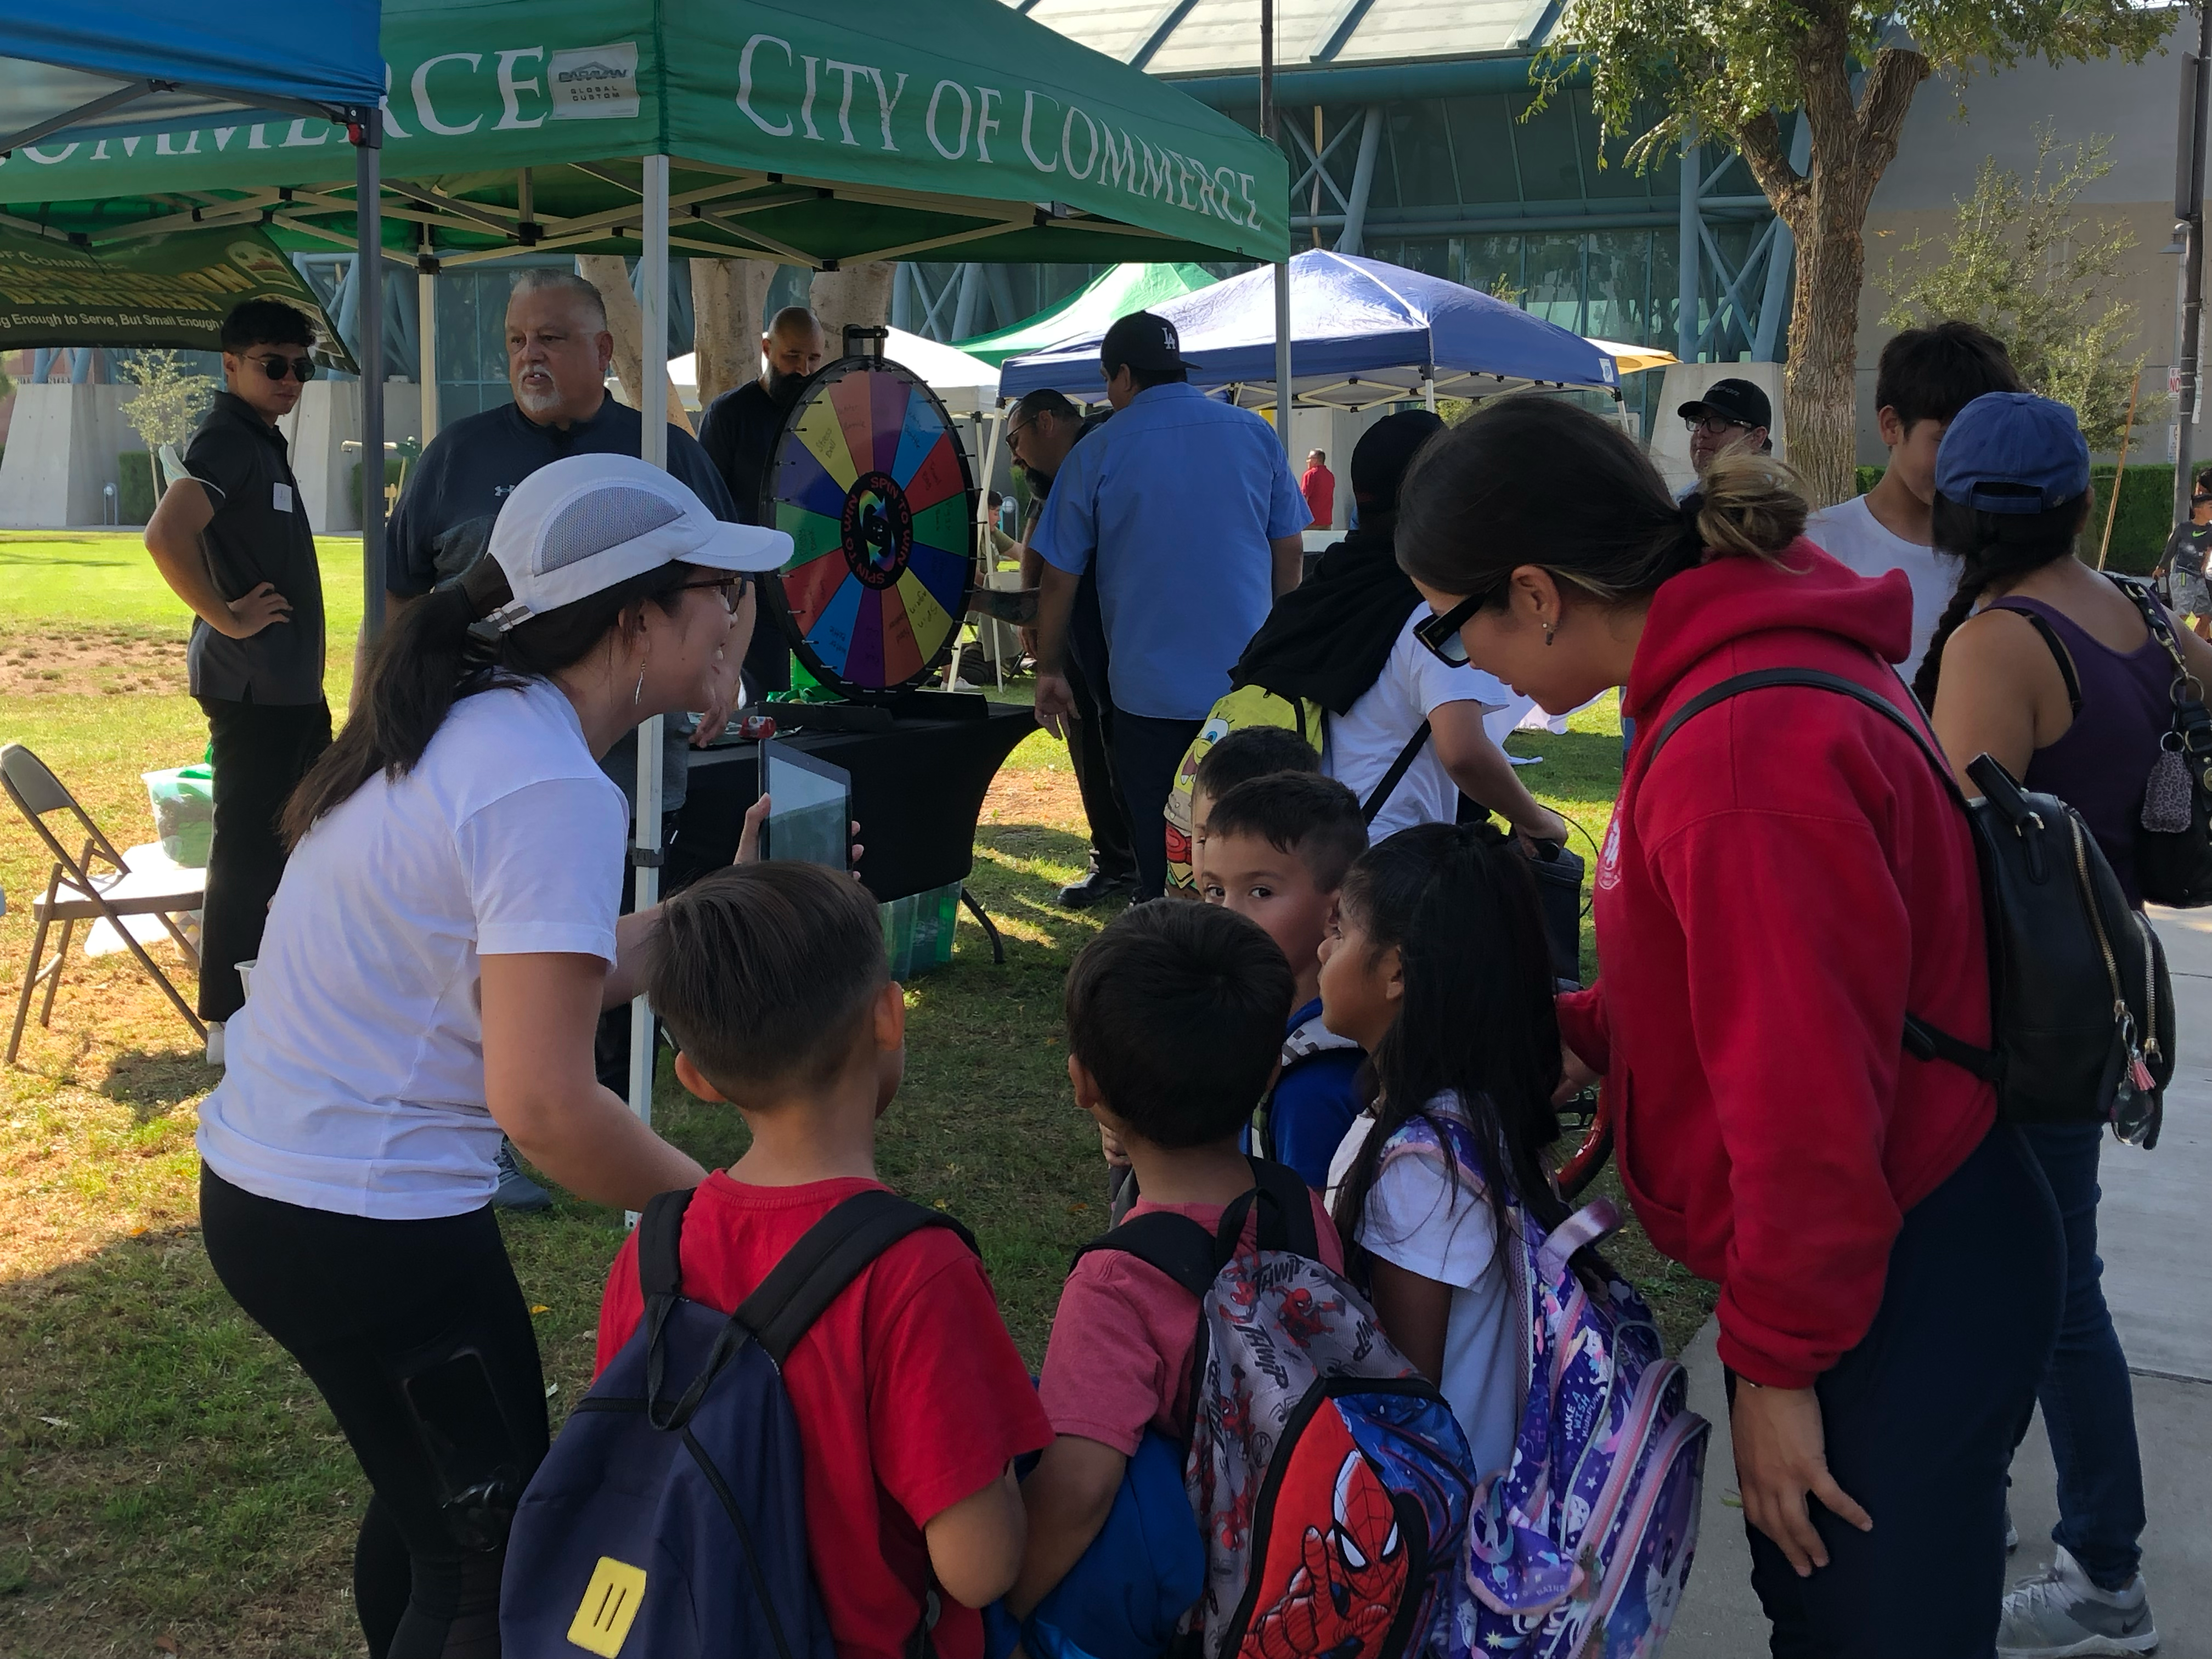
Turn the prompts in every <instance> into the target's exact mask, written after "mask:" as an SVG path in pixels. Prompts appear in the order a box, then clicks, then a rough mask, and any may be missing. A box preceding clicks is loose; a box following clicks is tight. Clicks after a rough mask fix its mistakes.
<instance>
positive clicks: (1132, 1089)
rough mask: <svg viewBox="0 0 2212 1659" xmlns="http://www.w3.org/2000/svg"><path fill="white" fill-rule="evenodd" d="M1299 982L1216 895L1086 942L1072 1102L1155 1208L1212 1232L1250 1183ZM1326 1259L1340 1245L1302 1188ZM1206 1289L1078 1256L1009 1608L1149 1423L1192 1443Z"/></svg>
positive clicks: (1107, 1253)
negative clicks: (1256, 1133)
mask: <svg viewBox="0 0 2212 1659" xmlns="http://www.w3.org/2000/svg"><path fill="white" fill-rule="evenodd" d="M1293 990H1294V983H1293V981H1292V978H1291V967H1290V963H1288V962H1287V961H1285V959H1284V957H1283V953H1282V951H1280V950H1279V948H1278V947H1277V946H1276V945H1275V943H1274V941H1273V939H1269V938H1268V937H1267V934H1266V933H1264V932H1262V931H1261V928H1260V927H1258V926H1257V925H1256V924H1255V923H1253V922H1251V921H1247V920H1246V919H1245V918H1244V917H1243V916H1240V915H1236V914H1235V913H1233V912H1231V911H1229V910H1225V909H1222V908H1218V907H1215V906H1212V905H1195V904H1147V905H1142V906H1139V908H1135V909H1133V910H1131V911H1129V912H1128V913H1127V915H1123V916H1121V918H1119V919H1118V920H1116V921H1115V922H1114V923H1113V924H1112V925H1111V926H1109V927H1108V928H1107V929H1106V930H1105V931H1104V932H1103V933H1101V934H1099V936H1098V937H1097V939H1094V940H1093V941H1092V942H1091V944H1090V945H1087V946H1085V949H1084V951H1083V953H1082V954H1081V955H1080V956H1079V957H1077V958H1076V960H1075V965H1074V966H1073V968H1071V969H1069V970H1068V975H1067V995H1066V1011H1067V1046H1068V1055H1067V1075H1068V1079H1069V1081H1070V1082H1071V1083H1073V1085H1074V1088H1075V1100H1076V1103H1077V1104H1078V1105H1079V1106H1080V1107H1082V1108H1083V1109H1084V1110H1085V1111H1087V1112H1089V1113H1090V1114H1091V1116H1092V1117H1094V1118H1096V1119H1097V1121H1098V1122H1099V1124H1100V1125H1101V1126H1102V1127H1104V1128H1105V1129H1107V1130H1108V1131H1109V1132H1110V1133H1113V1134H1114V1135H1115V1138H1116V1139H1119V1140H1120V1141H1121V1145H1122V1146H1124V1147H1125V1148H1127V1152H1128V1155H1129V1161H1130V1163H1131V1164H1133V1166H1134V1168H1135V1170H1136V1173H1137V1179H1138V1182H1139V1186H1140V1188H1141V1189H1142V1191H1143V1194H1144V1196H1143V1197H1142V1198H1141V1199H1139V1200H1138V1201H1137V1204H1136V1206H1135V1207H1134V1208H1133V1209H1132V1210H1131V1211H1130V1212H1129V1214H1130V1218H1132V1219H1133V1218H1135V1217H1137V1216H1139V1215H1142V1214H1144V1213H1146V1212H1147V1211H1152V1210H1168V1211H1172V1212H1174V1213H1176V1214H1177V1215H1182V1216H1188V1217H1189V1218H1191V1219H1192V1220H1194V1221H1195V1222H1197V1223H1199V1224H1200V1225H1201V1226H1203V1227H1204V1228H1206V1231H1208V1232H1212V1231H1214V1230H1215V1229H1216V1228H1218V1226H1219V1225H1220V1223H1221V1214H1222V1212H1223V1211H1224V1210H1225V1208H1227V1207H1228V1206H1229V1205H1230V1203H1231V1201H1233V1200H1236V1199H1237V1198H1239V1197H1241V1196H1242V1195H1243V1194H1245V1193H1247V1192H1249V1191H1250V1190H1251V1188H1252V1185H1253V1176H1252V1166H1251V1164H1250V1161H1249V1159H1247V1158H1246V1157H1245V1156H1244V1154H1243V1152H1241V1151H1239V1150H1238V1146H1237V1142H1238V1138H1239V1136H1240V1135H1241V1134H1242V1133H1243V1129H1244V1127H1245V1125H1246V1123H1247V1122H1248V1121H1249V1119H1250V1116H1251V1112H1252V1107H1253V1103H1255V1102H1256V1101H1257V1100H1258V1099H1259V1098H1260V1097H1261V1095H1262V1094H1263V1093H1265V1091H1266V1090H1267V1085H1268V1083H1269V1082H1270V1080H1271V1079H1272V1078H1273V1073H1274V1069H1275V1064H1276V1059H1277V1050H1278V1048H1279V1045H1280V1043H1281V1041H1282V1031H1283V1019H1284V1017H1285V1014H1286V1013H1288V1012H1289V1010H1290V1005H1291V996H1292V994H1293ZM1311 1202H1312V1205H1313V1213H1314V1231H1315V1233H1316V1236H1317V1237H1318V1238H1319V1240H1320V1245H1321V1253H1322V1260H1323V1261H1326V1262H1327V1263H1328V1265H1329V1266H1330V1267H1334V1268H1337V1269H1339V1270H1341V1269H1342V1267H1343V1265H1344V1251H1343V1247H1342V1245H1341V1244H1340V1243H1338V1240H1337V1236H1336V1230H1335V1228H1334V1226H1333V1225H1331V1224H1330V1221H1329V1218H1328V1212H1327V1211H1326V1210H1325V1209H1324V1208H1323V1207H1322V1201H1321V1200H1320V1198H1319V1197H1318V1196H1313V1197H1312V1198H1311ZM1197 1337H1198V1299H1197V1298H1196V1297H1194V1296H1192V1295H1191V1294H1190V1292H1189V1291H1186V1290H1184V1289H1183V1288H1182V1286H1180V1285H1177V1284H1176V1283H1175V1281H1174V1280H1173V1279H1170V1278H1169V1277H1168V1276H1167V1275H1166V1274H1165V1273H1162V1272H1160V1271H1159V1270H1158V1268H1156V1267H1151V1266H1148V1265H1147V1264H1146V1263H1145V1262H1142V1261H1138V1260H1137V1259H1136V1258H1135V1257H1133V1256H1131V1255H1125V1254H1122V1253H1121V1252H1120V1251H1115V1250H1095V1251H1092V1252H1091V1253H1090V1254H1088V1255H1085V1256H1084V1257H1083V1258H1082V1259H1081V1260H1080V1261H1079V1262H1078V1263H1077V1264H1076V1266H1075V1268H1074V1271H1073V1272H1072V1273H1070V1274H1069V1275H1068V1279H1067V1285H1066V1289H1064V1290H1063V1291H1061V1292H1060V1309H1059V1311H1058V1313H1057V1314H1056V1315H1055V1316H1054V1320H1053V1328H1052V1340H1051V1342H1050V1344H1049V1346H1048V1347H1047V1349H1046V1352H1045V1360H1044V1372H1043V1375H1042V1377H1041V1378H1040V1380H1039V1382H1038V1385H1037V1386H1038V1392H1039V1395H1040V1397H1041V1398H1042V1401H1043V1403H1044V1408H1045V1413H1046V1415H1047V1416H1048V1417H1049V1418H1050V1419H1052V1426H1053V1431H1054V1434H1055V1435H1056V1436H1058V1438H1057V1439H1055V1440H1054V1442H1053V1443H1052V1444H1051V1445H1050V1446H1049V1447H1048V1448H1047V1449H1046V1450H1045V1453H1044V1455H1043V1456H1042V1458H1041V1459H1040V1460H1039V1461H1038V1463H1037V1467H1036V1470H1035V1471H1034V1472H1033V1473H1032V1474H1030V1477H1029V1479H1028V1480H1026V1481H1024V1483H1023V1486H1022V1496H1023V1499H1024V1503H1025V1504H1026V1506H1027V1508H1028V1511H1029V1543H1028V1547H1027V1550H1026V1552H1025V1553H1024V1558H1023V1564H1022V1572H1021V1577H1019V1578H1018V1580H1016V1582H1015V1584H1014V1588H1013V1589H1012V1590H1011V1591H1009V1592H1008V1593H1007V1595H1006V1606H1007V1609H1008V1610H1009V1611H1010V1612H1012V1613H1013V1614H1014V1615H1015V1616H1016V1617H1018V1618H1025V1617H1027V1616H1028V1614H1029V1613H1030V1610H1031V1609H1032V1608H1034V1607H1036V1604H1037V1602H1038V1601H1040V1600H1041V1599H1042V1597H1043V1596H1044V1595H1047V1594H1048V1592H1049V1591H1050V1590H1051V1589H1052V1588H1053V1587H1054V1585H1056V1584H1057V1583H1060V1579H1061V1578H1062V1577H1065V1576H1066V1573H1067V1571H1068V1569H1069V1568H1070V1567H1071V1566H1073V1565H1074V1564H1075V1562H1076V1561H1077V1560H1078V1559H1079V1558H1080V1557H1081V1556H1082V1554H1083V1552H1084V1551H1085V1549H1086V1548H1087V1547H1089V1546H1090V1543H1091V1540H1092V1539H1093V1538H1095V1537H1096V1536H1097V1533H1098V1529H1099V1528H1101V1527H1102V1526H1103V1525H1104V1524H1105V1521H1106V1517H1107V1515H1108V1514H1109V1512H1110V1511H1111V1510H1112V1508H1113V1505H1114V1495H1115V1492H1116V1491H1117V1490H1118V1489H1119V1488H1120V1486H1121V1477H1122V1474H1123V1471H1124V1470H1125V1469H1126V1468H1127V1466H1128V1462H1129V1459H1130V1457H1131V1456H1132V1455H1134V1453H1135V1452H1136V1449H1137V1447H1138V1445H1139V1443H1140V1442H1141V1441H1142V1440H1143V1438H1144V1435H1145V1431H1146V1429H1148V1428H1150V1429H1157V1430H1158V1431H1160V1432H1161V1433H1162V1434H1164V1435H1166V1436H1167V1437H1170V1439H1174V1440H1177V1441H1181V1440H1183V1439H1187V1438H1188V1436H1189V1433H1190V1426H1191V1407H1192V1401H1191V1383H1192V1378H1191V1375H1190V1373H1191V1363H1190V1362H1191V1350H1192V1347H1193V1346H1194V1344H1195V1342H1196V1340H1197Z"/></svg>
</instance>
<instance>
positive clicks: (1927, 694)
mask: <svg viewBox="0 0 2212 1659" xmlns="http://www.w3.org/2000/svg"><path fill="white" fill-rule="evenodd" d="M1981 489H1982V492H1983V493H1984V494H1985V495H1987V494H2002V493H2005V490H2004V486H2002V485H2000V484H1984V485H1982V486H1981ZM2022 493H2027V492H2025V491H2023V492H2022ZM2088 513H2089V496H2088V494H2087V492H2086V491H2085V492H2084V493H2083V494H2081V495H2075V496H2074V497H2072V498H2071V499H2070V500H2067V501H2061V502H2059V503H2058V505H2057V506H2056V507H2045V508H2043V509H2042V510H2041V511H2039V512H2035V513H1990V512H1987V511H1985V510H1984V509H1982V508H1980V507H1966V506H1962V505H1961V504H1960V503H1959V502H1957V501H1953V500H1952V499H1951V498H1950V497H1949V496H1948V495H1938V496H1936V501H1935V504H1934V511H1933V520H1934V529H1935V537H1936V550H1937V551H1938V552H1942V553H1949V554H1952V555H1954V556H1956V557H1958V558H1959V559H1960V560H1961V561H1963V563H1962V565H1961V567H1960V571H1959V585H1958V586H1957V587H1955V588H1954V589H1953V590H1952V592H1951V602H1950V603H1949V604H1948V605H1945V606H1944V607H1943V614H1942V617H1941V618H1940V619H1939V620H1938V621H1937V623H1936V634H1935V637H1934V638H1933V639H1931V640H1929V642H1928V654H1927V655H1926V656H1924V657H1923V658H1922V659H1920V671H1919V673H1917V675H1915V676H1914V677H1913V680H1912V695H1913V696H1916V697H1917V698H1918V699H1919V700H1920V706H1921V707H1922V708H1925V709H1928V710H1929V711H1930V712H1931V713H1932V712H1933V711H1934V709H1935V707H1936V686H1937V685H1938V684H1939V683H1940V682H1941V681H1942V678H1943V647H1945V646H1947V645H1948V644H1949V643H1950V641H1951V635H1954V634H1955V633H1957V632H1958V631H1959V628H1960V624H1961V623H1964V622H1965V621H1966V618H1967V617H1971V616H1972V615H1973V613H1974V607H1975V605H1978V604H1979V603H1980V601H1981V599H1982V597H1983V596H1984V594H1986V593H1987V592H1989V591H1990V589H1991V588H1992V587H2009V586H2012V585H2013V584H2014V583H2015V582H2017V581H2019V580H2021V578H2022V577H2025V576H2027V575H2030V574H2033V573H2034V572H2036V571H2038V570H2040V569H2042V568H2044V567H2045V565H2048V564H2054V563H2056V562H2057V561H2058V560H2060V559H2062V558H2065V557H2067V556H2069V555H2070V554H2071V553H2072V552H2073V551H2074V541H2075V537H2077V536H2079V535H2080V534H2081V525H2082V522H2083V521H2084V520H2086V519H2087V517H2088Z"/></svg>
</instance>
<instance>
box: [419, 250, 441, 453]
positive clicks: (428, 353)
mask: <svg viewBox="0 0 2212 1659" xmlns="http://www.w3.org/2000/svg"><path fill="white" fill-rule="evenodd" d="M415 341H416V347H417V349H418V350H419V352H420V357H419V367H418V368H416V378H417V379H418V380H420V381H421V383H422V447H424V448H425V449H428V447H430V440H431V439H433V438H435V437H436V436H437V435H438V424H439V422H438V261H437V258H436V257H435V255H433V254H432V253H431V252H430V228H429V227H428V225H425V226H424V227H423V228H422V252H421V253H420V254H418V255H417V256H416V260H415Z"/></svg>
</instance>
